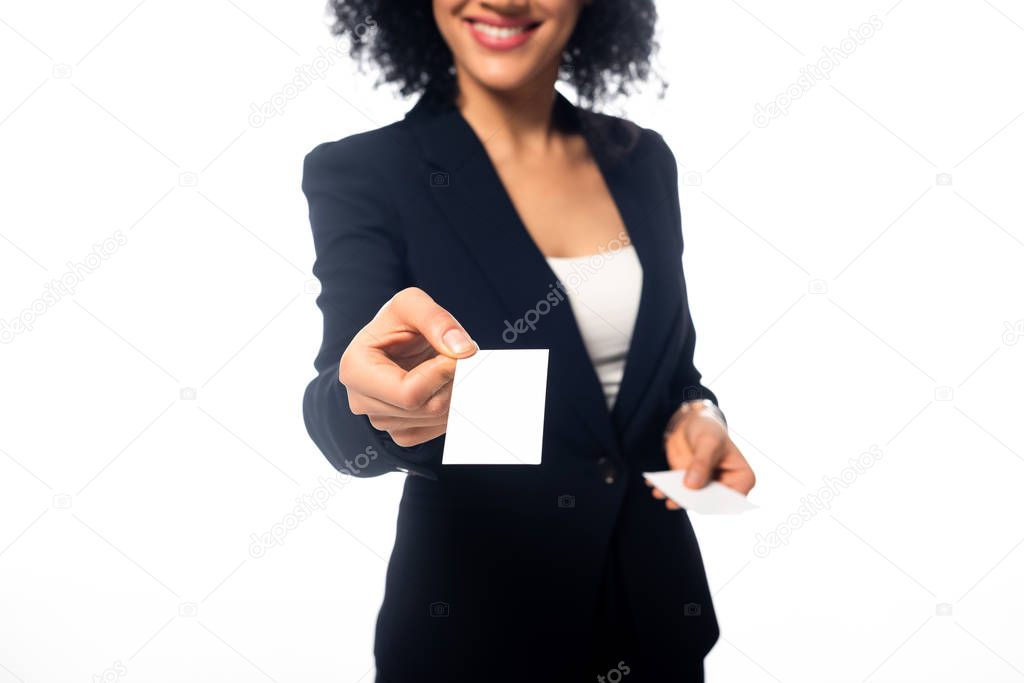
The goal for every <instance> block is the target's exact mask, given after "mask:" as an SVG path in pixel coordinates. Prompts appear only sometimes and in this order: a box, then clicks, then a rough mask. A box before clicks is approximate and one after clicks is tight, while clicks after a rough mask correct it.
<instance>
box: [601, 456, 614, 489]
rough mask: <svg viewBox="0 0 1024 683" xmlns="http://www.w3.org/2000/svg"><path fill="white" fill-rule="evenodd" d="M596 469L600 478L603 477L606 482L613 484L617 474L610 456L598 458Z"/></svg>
mask: <svg viewBox="0 0 1024 683" xmlns="http://www.w3.org/2000/svg"><path fill="white" fill-rule="evenodd" d="M597 471H598V472H599V473H600V474H601V478H602V479H604V483H606V484H614V483H615V479H616V478H617V477H618V474H619V472H618V470H617V469H616V467H615V463H614V462H612V460H611V458H601V459H600V460H598V461H597Z"/></svg>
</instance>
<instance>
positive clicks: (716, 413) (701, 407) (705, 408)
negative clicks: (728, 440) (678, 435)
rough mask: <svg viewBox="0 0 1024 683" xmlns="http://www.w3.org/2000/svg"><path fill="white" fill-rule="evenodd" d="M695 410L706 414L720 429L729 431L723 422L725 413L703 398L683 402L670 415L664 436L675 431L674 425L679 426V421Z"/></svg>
mask: <svg viewBox="0 0 1024 683" xmlns="http://www.w3.org/2000/svg"><path fill="white" fill-rule="evenodd" d="M695 410H696V411H699V412H702V413H704V414H706V415H707V416H708V417H710V418H711V419H712V420H714V421H715V422H717V423H718V424H720V425H722V429H724V430H725V431H727V432H728V431H729V423H728V422H726V420H725V413H723V412H722V410H721V408H719V407H718V406H717V405H715V402H714V401H712V400H711V399H707V398H703V399H697V400H693V401H685V402H684V403H683V404H682V405H680V406H679V408H677V409H676V412H674V413H673V414H672V417H671V418H669V421H668V424H667V425H666V426H665V436H668V435H669V434H671V433H672V432H673V431H674V430H675V428H676V425H677V424H679V421H680V420H682V419H683V418H684V417H686V416H687V415H689V414H690V413H692V412H693V411H695Z"/></svg>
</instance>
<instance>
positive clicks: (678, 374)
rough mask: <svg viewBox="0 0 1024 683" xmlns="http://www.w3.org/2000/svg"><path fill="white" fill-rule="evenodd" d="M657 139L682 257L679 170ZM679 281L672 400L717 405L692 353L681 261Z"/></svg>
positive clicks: (693, 342)
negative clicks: (678, 345) (678, 349)
mask: <svg viewBox="0 0 1024 683" xmlns="http://www.w3.org/2000/svg"><path fill="white" fill-rule="evenodd" d="M658 139H659V141H660V143H661V146H662V147H663V151H662V154H661V156H662V158H663V159H664V163H665V171H664V173H665V178H666V179H667V181H668V188H667V190H666V191H667V192H668V197H669V198H670V199H669V201H670V203H671V208H670V213H671V215H672V216H673V222H674V224H675V230H674V232H673V234H674V236H675V238H676V239H677V240H678V241H677V243H676V247H677V249H678V251H679V257H680V259H682V255H683V244H684V240H683V224H682V214H681V211H680V206H679V171H678V168H677V165H676V158H675V155H673V154H672V150H671V149H669V146H668V145H667V144H666V143H665V141H664V140H663V139H661V136H658ZM679 284H680V286H681V287H682V292H683V324H684V329H683V347H682V353H680V355H679V358H678V360H677V362H676V367H675V372H674V373H673V375H672V382H671V389H670V391H671V395H672V398H673V400H674V401H675V402H676V403H677V404H682V403H683V402H685V401H693V400H699V399H704V398H706V399H710V400H711V401H712V402H713V403H714V404H715V405H716V406H717V405H718V397H717V396H715V393H714V392H713V391H711V389H709V388H708V387H706V386H705V385H704V384H703V383H702V382H701V374H700V371H698V370H697V367H696V366H695V365H694V364H693V355H694V351H695V349H696V347H697V331H696V329H695V328H694V325H693V316H691V315H690V304H689V297H688V296H687V292H686V275H685V274H684V273H683V269H682V266H681V265H680V270H679Z"/></svg>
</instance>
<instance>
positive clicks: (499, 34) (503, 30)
mask: <svg viewBox="0 0 1024 683" xmlns="http://www.w3.org/2000/svg"><path fill="white" fill-rule="evenodd" d="M473 28H474V29H476V30H477V31H479V32H480V33H483V34H484V35H487V36H490V37H492V38H499V39H501V38H511V37H512V36H517V35H519V34H520V33H522V32H523V31H525V30H526V27H525V26H492V25H491V24H485V23H483V22H482V21H475V22H473Z"/></svg>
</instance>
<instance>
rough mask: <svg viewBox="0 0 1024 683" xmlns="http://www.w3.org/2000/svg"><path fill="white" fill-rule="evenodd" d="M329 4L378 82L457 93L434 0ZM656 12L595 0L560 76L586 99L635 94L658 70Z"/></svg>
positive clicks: (337, 26) (650, 2)
mask: <svg viewBox="0 0 1024 683" xmlns="http://www.w3.org/2000/svg"><path fill="white" fill-rule="evenodd" d="M328 8H329V12H330V14H331V17H332V20H331V32H332V33H333V34H335V35H337V36H342V37H345V38H347V39H348V42H349V53H350V54H351V56H352V57H353V58H354V59H355V60H356V61H357V62H358V63H359V64H360V65H361V66H364V67H365V66H366V65H367V64H368V63H369V64H371V65H373V66H375V67H376V68H377V69H378V70H379V73H380V78H379V81H378V83H380V82H384V83H393V84H395V85H397V86H398V88H399V91H400V92H401V93H402V94H403V95H414V94H418V93H428V94H431V95H434V96H438V97H441V98H449V97H451V96H453V95H454V93H455V77H454V75H455V70H454V66H453V63H452V55H451V51H450V50H449V49H448V45H447V44H446V43H445V42H444V38H442V36H441V32H440V31H439V30H438V28H437V24H436V23H435V22H434V15H433V10H432V7H431V3H430V1H429V0H329V1H328ZM657 18H658V14H657V11H656V10H655V8H654V0H593V2H591V3H589V4H587V5H586V6H585V7H584V8H583V9H582V11H581V12H580V17H579V21H578V22H577V24H576V28H575V30H574V31H573V34H572V36H571V37H570V38H569V42H568V44H567V45H566V47H565V51H564V52H563V54H562V64H561V68H560V73H559V77H560V78H561V79H562V80H565V81H566V82H568V83H570V84H571V85H572V86H573V87H574V88H575V89H576V92H577V93H578V94H579V98H580V100H581V101H582V102H583V103H586V104H596V103H600V102H602V101H605V100H607V99H610V98H611V97H615V96H617V95H625V94H628V93H629V92H630V91H631V86H632V85H633V84H634V83H636V82H642V81H646V80H648V79H649V78H650V77H651V75H652V69H651V57H652V55H653V54H654V52H655V50H656V49H657V43H656V41H655V39H654V27H655V23H656V22H657ZM662 85H663V86H664V82H663V81H662Z"/></svg>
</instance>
